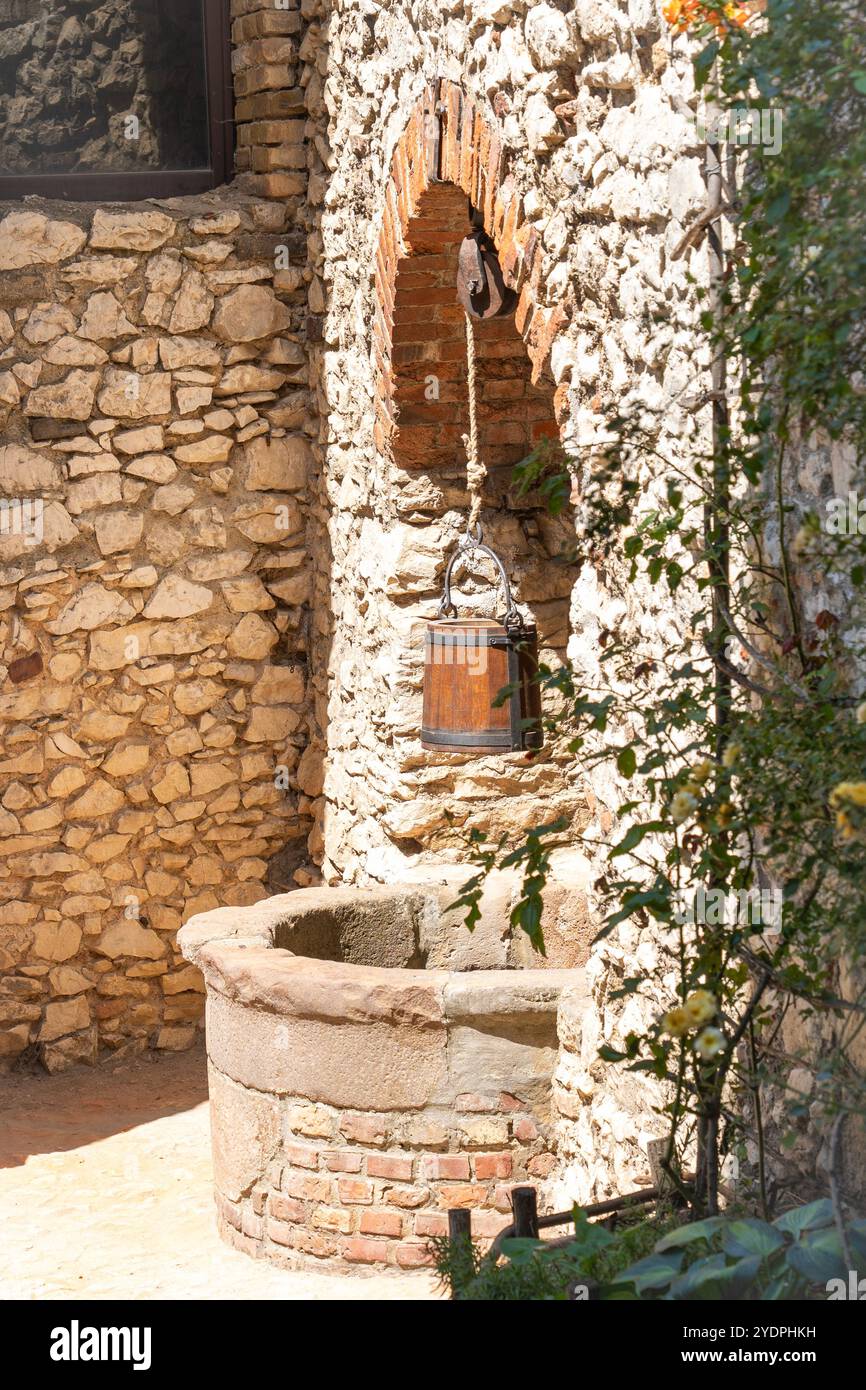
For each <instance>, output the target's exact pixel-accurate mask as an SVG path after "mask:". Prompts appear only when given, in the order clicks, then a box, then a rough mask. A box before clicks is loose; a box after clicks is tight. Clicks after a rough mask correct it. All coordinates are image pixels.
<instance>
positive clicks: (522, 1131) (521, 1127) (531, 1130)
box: [514, 1119, 538, 1144]
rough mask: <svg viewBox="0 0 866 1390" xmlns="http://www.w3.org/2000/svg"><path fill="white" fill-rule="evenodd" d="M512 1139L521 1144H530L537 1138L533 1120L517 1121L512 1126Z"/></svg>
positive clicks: (536, 1129) (536, 1128)
mask: <svg viewBox="0 0 866 1390" xmlns="http://www.w3.org/2000/svg"><path fill="white" fill-rule="evenodd" d="M514 1137H515V1139H519V1140H520V1142H521V1144H531V1143H532V1141H533V1139H537V1138H538V1127H537V1125H536V1124H535V1122H534V1121H533V1120H526V1119H523V1120H517V1121H516V1123H515V1125H514Z"/></svg>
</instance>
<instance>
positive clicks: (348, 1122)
mask: <svg viewBox="0 0 866 1390" xmlns="http://www.w3.org/2000/svg"><path fill="white" fill-rule="evenodd" d="M340 1133H341V1134H345V1136H346V1138H347V1139H351V1140H353V1141H354V1142H355V1143H356V1144H376V1145H379V1144H384V1143H385V1142H386V1140H387V1138H388V1131H387V1129H386V1128H385V1123H384V1121H383V1120H382V1119H380V1118H379V1116H378V1115H348V1114H347V1115H341V1116H340Z"/></svg>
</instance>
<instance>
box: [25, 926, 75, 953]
mask: <svg viewBox="0 0 866 1390" xmlns="http://www.w3.org/2000/svg"><path fill="white" fill-rule="evenodd" d="M80 945H81V928H80V927H78V926H76V925H75V923H74V922H66V921H64V922H40V923H39V924H38V925H37V927H36V932H35V935H34V940H33V949H34V952H35V954H36V955H37V956H40V957H41V958H42V959H43V960H54V961H63V960H70V959H71V957H72V956H74V955H77V954H78V949H79V947H80Z"/></svg>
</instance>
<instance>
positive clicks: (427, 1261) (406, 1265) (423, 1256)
mask: <svg viewBox="0 0 866 1390" xmlns="http://www.w3.org/2000/svg"><path fill="white" fill-rule="evenodd" d="M397 1263H398V1265H400V1266H401V1268H402V1269H420V1268H421V1267H422V1266H423V1265H432V1263H433V1253H432V1251H431V1250H428V1248H427V1246H426V1245H413V1244H410V1243H409V1242H408V1241H407V1242H406V1244H405V1245H398V1246H397Z"/></svg>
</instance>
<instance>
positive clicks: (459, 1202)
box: [437, 1183, 487, 1208]
mask: <svg viewBox="0 0 866 1390" xmlns="http://www.w3.org/2000/svg"><path fill="white" fill-rule="evenodd" d="M437 1196H438V1198H439V1205H440V1206H441V1207H446V1208H447V1207H480V1206H482V1205H483V1204H484V1201H485V1198H486V1197H487V1188H486V1187H482V1186H481V1184H480V1183H466V1184H465V1185H464V1186H462V1187H450V1186H445V1187H440V1188H439V1191H438V1193H437Z"/></svg>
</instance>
